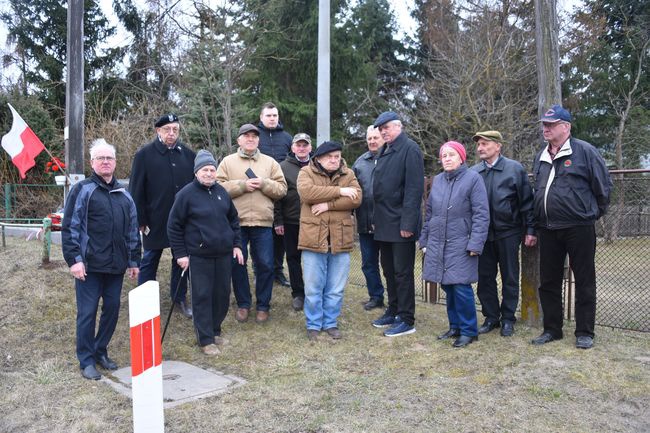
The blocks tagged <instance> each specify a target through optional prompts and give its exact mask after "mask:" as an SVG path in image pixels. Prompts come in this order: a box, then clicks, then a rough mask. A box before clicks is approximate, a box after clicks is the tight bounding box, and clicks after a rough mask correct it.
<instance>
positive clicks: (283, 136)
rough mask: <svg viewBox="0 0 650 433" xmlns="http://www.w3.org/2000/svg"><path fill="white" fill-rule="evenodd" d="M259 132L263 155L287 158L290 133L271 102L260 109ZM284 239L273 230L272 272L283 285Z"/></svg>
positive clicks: (260, 147)
mask: <svg viewBox="0 0 650 433" xmlns="http://www.w3.org/2000/svg"><path fill="white" fill-rule="evenodd" d="M257 128H258V129H259V132H260V145H259V147H258V149H259V150H260V152H262V153H263V154H264V155H268V156H270V157H271V158H273V159H275V160H276V161H277V162H278V164H279V163H281V162H282V161H284V160H285V159H286V158H287V155H288V154H289V152H291V144H292V139H291V134H289V133H288V132H287V131H285V130H284V126H282V123H281V122H280V114H279V113H278V107H276V106H275V104H274V103H272V102H267V103H266V104H264V105H263V106H262V110H261V111H260V123H259V125H258V126H257ZM283 263H284V240H283V238H282V235H279V234H278V233H276V232H275V231H273V273H274V275H275V281H276V282H277V283H278V284H280V285H281V286H284V287H290V286H291V284H290V283H289V281H288V280H287V277H286V276H285V275H284V264H283Z"/></svg>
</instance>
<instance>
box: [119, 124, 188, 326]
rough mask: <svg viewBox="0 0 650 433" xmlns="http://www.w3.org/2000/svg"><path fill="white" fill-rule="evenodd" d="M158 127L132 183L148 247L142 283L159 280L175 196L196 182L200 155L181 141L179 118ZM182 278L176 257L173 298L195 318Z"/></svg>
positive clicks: (133, 172) (140, 154) (134, 167)
mask: <svg viewBox="0 0 650 433" xmlns="http://www.w3.org/2000/svg"><path fill="white" fill-rule="evenodd" d="M154 126H155V128H156V138H155V139H154V140H153V141H152V142H151V143H149V144H146V145H144V146H142V147H141V148H140V149H139V150H138V152H137V153H136V154H135V157H134V159H133V165H132V167H131V178H130V182H129V190H130V192H131V195H132V196H133V200H134V201H135V206H136V208H137V210H138V225H139V227H140V231H141V232H142V241H143V246H144V254H143V257H142V264H141V266H140V275H139V277H138V284H142V283H145V282H146V281H149V280H155V279H156V272H157V270H158V263H159V262H160V256H161V255H162V252H163V250H164V249H165V248H169V239H167V219H168V218H169V211H170V210H171V208H172V205H173V204H174V197H175V195H176V193H177V192H178V191H180V190H181V189H182V188H183V187H184V186H185V185H187V184H188V183H190V182H191V181H192V179H194V157H195V156H196V155H195V154H194V152H193V151H192V150H190V149H189V148H188V147H187V146H185V145H184V144H183V143H181V142H180V141H179V133H180V123H179V121H178V116H176V115H175V114H171V113H170V114H165V115H163V116H161V117H160V118H159V119H158V120H157V121H156V123H155V124H154ZM180 279H181V268H180V267H179V266H178V264H176V261H175V260H174V259H173V258H172V260H171V279H170V296H171V298H172V302H175V303H176V307H177V309H178V311H180V312H181V313H182V314H183V315H184V316H185V317H187V318H191V317H192V309H191V307H190V304H188V303H187V302H186V294H187V279H186V278H183V281H182V282H181V283H180V287H179V285H178V284H179V280H180ZM177 288H178V290H177ZM176 291H177V293H175V292H176ZM174 295H176V296H175V297H174Z"/></svg>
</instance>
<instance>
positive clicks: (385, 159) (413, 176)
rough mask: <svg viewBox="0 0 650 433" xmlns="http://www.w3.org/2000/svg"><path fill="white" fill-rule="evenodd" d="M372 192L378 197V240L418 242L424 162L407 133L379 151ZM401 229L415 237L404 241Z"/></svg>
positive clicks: (375, 209)
mask: <svg viewBox="0 0 650 433" xmlns="http://www.w3.org/2000/svg"><path fill="white" fill-rule="evenodd" d="M389 145H390V146H389ZM372 192H373V195H374V198H375V203H374V214H373V217H374V224H375V240H377V241H384V242H412V241H416V240H417V239H418V236H419V234H420V226H421V223H422V216H421V214H420V213H421V208H422V196H423V195H424V160H423V158H422V151H421V150H420V148H419V147H418V145H417V144H416V143H415V142H414V141H413V140H411V139H410V138H408V136H407V135H406V133H405V132H402V133H401V134H400V135H398V136H397V138H396V139H395V140H394V141H393V142H392V143H386V144H384V145H383V146H382V147H381V149H379V159H378V160H377V167H376V168H375V173H374V179H373V184H372ZM400 230H406V231H410V232H413V233H414V235H413V236H412V237H410V238H402V237H401V236H400Z"/></svg>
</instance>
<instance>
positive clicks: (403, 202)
mask: <svg viewBox="0 0 650 433" xmlns="http://www.w3.org/2000/svg"><path fill="white" fill-rule="evenodd" d="M374 126H375V127H376V128H379V133H380V134H381V137H382V138H383V139H384V145H383V146H382V148H381V149H380V151H379V159H378V160H377V167H376V168H375V173H374V179H373V187H372V191H373V194H374V198H375V205H374V226H375V241H377V242H378V244H379V251H380V255H381V259H380V261H381V266H382V268H383V271H384V276H385V277H386V292H387V293H388V308H386V311H385V312H384V315H383V316H382V317H380V318H379V319H377V320H375V321H373V322H372V324H373V326H375V327H377V328H385V327H388V326H390V328H389V329H387V330H385V331H384V335H385V336H387V337H395V336H399V335H406V334H411V333H413V332H415V276H414V268H415V241H416V240H417V239H418V238H419V236H420V229H421V222H422V221H421V220H422V214H421V207H422V195H423V193H424V159H423V157H422V151H421V150H420V147H419V146H418V145H417V144H416V143H415V142H414V141H413V140H411V139H410V138H408V136H407V135H406V133H405V132H403V131H402V122H401V121H400V120H399V117H398V116H397V114H396V113H394V112H392V111H387V112H385V113H382V114H380V115H379V117H377V120H375V123H374Z"/></svg>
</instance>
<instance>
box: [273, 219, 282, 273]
mask: <svg viewBox="0 0 650 433" xmlns="http://www.w3.org/2000/svg"><path fill="white" fill-rule="evenodd" d="M282 238H283V236H280V235H279V234H277V233H275V230H273V275H274V276H276V277H277V276H278V275H280V274H281V273H282V272H283V271H284V239H282Z"/></svg>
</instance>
